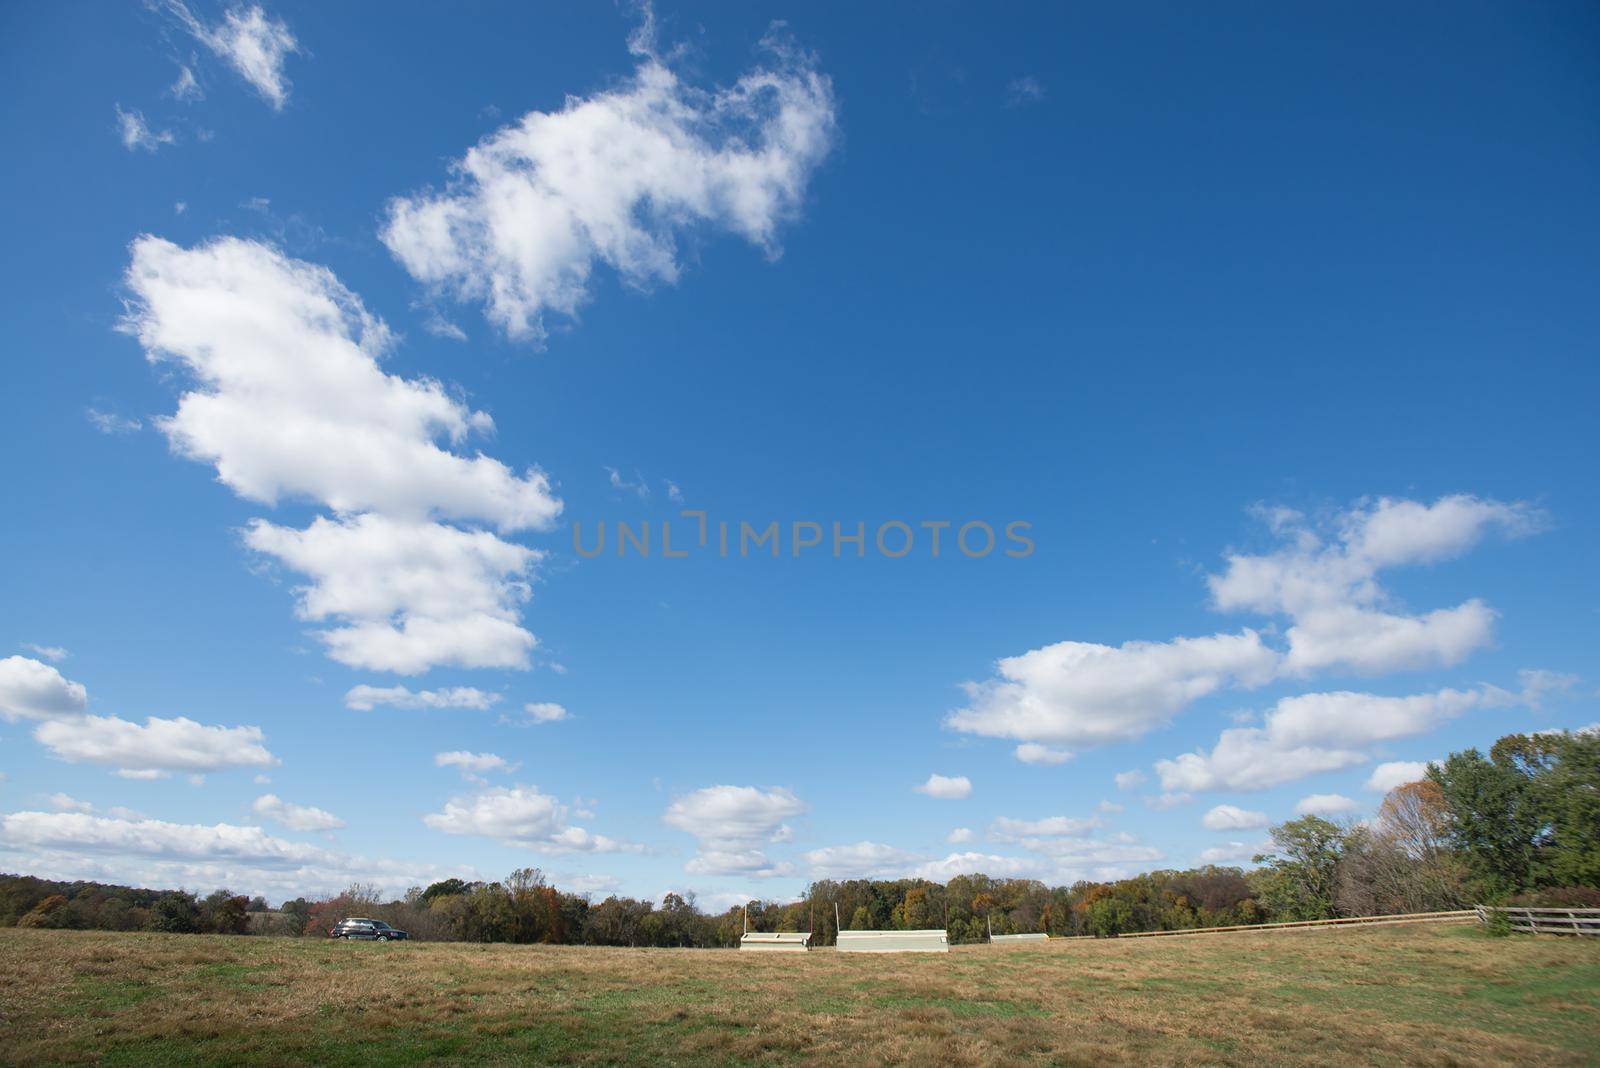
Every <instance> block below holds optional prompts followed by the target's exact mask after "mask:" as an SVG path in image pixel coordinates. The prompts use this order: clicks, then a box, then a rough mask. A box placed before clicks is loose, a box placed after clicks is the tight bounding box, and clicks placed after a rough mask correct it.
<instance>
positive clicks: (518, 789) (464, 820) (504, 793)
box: [422, 786, 635, 853]
mask: <svg viewBox="0 0 1600 1068" xmlns="http://www.w3.org/2000/svg"><path fill="white" fill-rule="evenodd" d="M567 817H568V810H567V806H566V805H563V804H562V803H561V802H559V801H557V800H556V799H555V798H553V797H551V796H550V795H549V794H546V793H541V792H540V790H539V788H538V787H537V786H512V787H506V786H496V787H491V788H489V789H486V790H483V791H480V792H479V793H477V794H474V795H471V796H467V797H452V798H451V799H450V800H449V802H448V803H447V804H446V805H445V806H444V810H443V811H441V812H433V813H429V814H428V815H426V816H424V817H422V822H423V823H425V824H427V825H428V826H429V827H432V828H433V829H434V830H436V831H442V832H444V833H445V834H469V835H481V836H482V837H485V838H493V839H496V840H497V841H500V842H504V843H506V844H507V845H519V846H527V847H530V848H532V849H536V850H539V851H540V852H544V853H616V852H619V851H623V850H632V849H634V848H635V847H633V846H630V845H629V844H627V843H626V842H619V841H617V840H616V839H614V838H607V837H606V836H604V835H598V834H592V833H590V832H589V831H587V830H585V829H584V828H582V827H575V826H572V825H571V824H569V823H568V822H567Z"/></svg>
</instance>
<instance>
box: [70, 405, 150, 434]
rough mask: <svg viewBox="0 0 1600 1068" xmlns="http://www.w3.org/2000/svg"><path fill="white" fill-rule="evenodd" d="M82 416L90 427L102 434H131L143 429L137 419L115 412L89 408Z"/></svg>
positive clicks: (142, 425)
mask: <svg viewBox="0 0 1600 1068" xmlns="http://www.w3.org/2000/svg"><path fill="white" fill-rule="evenodd" d="M84 416H85V418H87V419H88V420H89V423H90V425H91V426H93V427H94V428H95V429H96V430H98V431H100V433H102V434H106V435H108V436H109V435H116V434H132V433H135V432H137V431H140V430H143V429H144V424H143V423H142V422H140V421H139V420H137V419H129V418H127V417H125V416H121V415H117V414H116V413H115V412H102V411H100V410H99V409H98V408H89V409H86V410H85V411H84Z"/></svg>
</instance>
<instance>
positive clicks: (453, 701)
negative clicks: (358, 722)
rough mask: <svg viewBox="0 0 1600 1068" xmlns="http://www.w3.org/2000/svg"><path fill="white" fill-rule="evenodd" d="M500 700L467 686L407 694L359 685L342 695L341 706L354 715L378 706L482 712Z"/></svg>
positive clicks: (391, 688)
mask: <svg viewBox="0 0 1600 1068" xmlns="http://www.w3.org/2000/svg"><path fill="white" fill-rule="evenodd" d="M499 700H500V695H499V694H497V693H486V692H485V691H483V690H478V689H474V688H473V687H471V686H454V687H451V688H450V689H446V690H418V691H415V692H413V691H411V690H408V689H406V688H405V687H404V686H368V685H367V684H365V683H362V684H361V685H359V686H353V687H351V688H350V692H348V693H346V694H345V695H344V706H345V707H346V708H353V709H355V710H356V711H358V712H370V711H372V710H373V709H374V708H376V707H377V706H379V705H389V706H390V707H392V708H403V709H408V710H412V709H420V708H471V709H477V710H480V711H481V710H482V709H485V708H488V707H490V706H491V705H493V704H495V703H496V702H498V701H499Z"/></svg>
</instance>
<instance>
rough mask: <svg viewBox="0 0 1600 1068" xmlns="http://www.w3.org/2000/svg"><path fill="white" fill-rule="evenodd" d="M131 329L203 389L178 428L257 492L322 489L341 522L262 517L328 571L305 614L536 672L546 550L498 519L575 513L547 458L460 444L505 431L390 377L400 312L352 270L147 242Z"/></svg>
mask: <svg viewBox="0 0 1600 1068" xmlns="http://www.w3.org/2000/svg"><path fill="white" fill-rule="evenodd" d="M127 285H128V288H129V289H130V291H131V292H132V293H133V300H132V301H131V303H130V306H129V312H128V315H127V317H126V319H125V322H124V326H125V329H127V330H128V331H130V332H132V333H134V334H136V335H137V336H138V338H139V340H140V342H141V344H142V345H143V346H144V348H145V350H146V352H147V353H148V354H149V356H150V358H151V359H152V360H156V361H162V360H173V361H176V362H178V363H179V364H181V365H182V366H183V367H184V368H185V369H186V370H187V371H189V372H190V373H191V374H192V375H193V377H194V380H195V388H194V389H192V390H191V391H190V392H188V393H186V394H184V395H183V397H182V398H181V399H180V401H179V404H178V410H177V412H176V414H175V415H173V416H171V417H170V418H166V419H162V420H161V421H160V423H159V426H160V428H161V430H162V431H163V432H164V433H165V434H166V435H167V437H168V439H169V440H170V441H171V443H172V446H173V448H174V449H175V450H176V451H177V452H179V453H180V454H182V455H184V456H186V457H189V458H191V459H195V460H199V461H202V462H206V463H210V464H213V465H215V467H216V469H217V474H218V478H219V479H220V480H221V481H222V482H223V483H225V484H226V485H228V486H229V487H230V488H232V489H233V490H234V491H235V492H236V493H238V494H239V495H240V496H242V497H245V498H247V499H250V500H255V501H260V502H262V503H266V504H275V503H276V502H277V501H278V500H280V499H282V498H297V499H308V500H311V501H313V502H316V503H319V504H322V505H325V506H326V507H328V508H330V509H332V510H333V511H334V512H335V513H336V514H337V517H336V518H334V519H329V518H327V517H318V518H317V519H316V520H315V521H314V522H313V523H312V524H311V525H310V526H309V527H307V528H306V529H304V530H292V529H288V528H284V527H279V526H275V525H273V524H271V523H268V522H266V521H265V520H261V519H256V520H254V521H252V522H251V524H250V525H249V526H248V528H247V529H246V531H245V532H244V540H245V543H246V544H247V545H248V546H249V547H250V548H252V549H254V550H256V551H258V552H261V553H263V554H266V555H269V556H273V557H275V558H277V559H278V560H279V561H280V562H282V563H283V564H284V565H286V566H288V567H290V568H291V569H293V570H296V571H299V572H301V573H303V574H306V575H308V576H310V578H311V580H312V584H311V585H310V586H307V587H303V588H302V589H300V591H299V593H300V595H301V597H300V604H299V613H300V615H301V617H302V618H305V619H309V620H316V621H328V620H338V621H342V622H343V623H345V625H344V626H340V627H336V628H334V629H330V630H325V631H322V632H320V634H319V637H320V638H321V639H322V640H323V642H324V643H325V644H326V645H327V646H328V650H329V655H330V656H331V657H333V659H335V660H337V661H339V662H341V663H344V664H347V665H349V666H351V667H360V668H371V669H377V670H387V671H396V672H399V673H402V674H416V673H418V672H421V671H425V670H427V669H429V668H431V667H434V666H437V665H441V664H454V665H457V666H460V667H500V668H526V667H527V666H528V662H529V653H530V651H531V650H532V649H533V647H534V645H535V640H534V637H533V635H532V634H530V633H528V631H526V630H524V629H523V628H522V627H521V626H520V625H519V623H520V619H519V610H520V606H521V604H522V603H523V602H525V601H527V600H528V598H529V596H530V592H531V591H530V586H529V579H528V576H529V572H530V570H531V568H532V567H533V566H534V564H535V563H536V562H537V561H538V559H539V555H540V554H538V553H537V552H535V551H533V550H531V549H527V548H524V547H523V546H520V545H514V544H511V543H509V542H506V541H503V540H501V539H500V538H499V537H497V536H495V535H494V534H492V533H489V532H488V531H484V530H463V529H459V528H457V527H454V526H449V525H446V524H444V523H443V522H439V521H438V520H441V519H454V520H462V521H479V522H484V523H488V524H491V525H493V526H494V527H496V528H497V529H498V530H499V531H501V532H507V531H513V530H519V529H524V528H530V527H532V528H538V527H543V526H547V525H548V524H549V523H550V522H551V521H552V520H553V519H554V517H555V516H556V515H557V514H558V513H559V512H560V509H561V503H560V501H558V500H556V499H555V498H554V497H553V496H551V494H550V491H549V482H548V479H547V478H546V477H545V475H544V474H543V473H542V472H540V471H538V470H537V469H533V468H530V469H528V470H527V471H526V472H524V473H523V474H521V475H518V474H517V473H515V472H513V471H512V470H511V469H510V468H508V467H507V466H506V465H504V464H502V463H500V462H499V461H498V460H494V459H492V458H490V457H488V456H485V455H484V454H483V453H482V452H479V453H477V454H475V455H473V456H470V457H469V456H466V455H462V454H461V453H459V452H457V451H452V450H449V449H446V448H444V447H442V446H441V442H445V443H448V444H450V445H452V446H459V445H461V444H462V443H463V442H464V441H465V440H466V439H467V438H468V437H469V436H471V435H472V434H474V433H488V432H489V431H490V430H492V428H493V423H492V421H491V420H490V419H489V417H488V416H487V415H486V414H484V413H482V412H475V411H472V410H471V409H469V408H468V407H467V406H466V405H465V404H463V403H462V402H461V401H460V400H458V399H456V398H455V397H452V396H451V395H449V394H448V393H447V392H446V391H445V389H444V387H443V386H441V385H440V384H439V383H437V382H434V381H431V380H428V379H403V378H399V377H396V376H393V375H388V374H385V373H384V372H383V371H382V370H380V369H379V366H378V362H377V360H378V357H379V356H381V355H382V353H383V352H384V350H385V349H386V348H387V347H388V345H389V340H390V335H389V331H388V328H387V327H386V326H384V324H383V322H382V321H381V320H379V319H377V318H375V317H373V316H371V315H370V314H368V313H367V311H366V309H365V308H363V307H362V305H361V302H360V300H359V299H358V298H357V297H356V296H355V295H354V294H352V293H350V292H349V291H348V290H346V289H345V288H344V287H343V286H342V285H340V284H339V281H338V279H336V278H335V277H334V276H333V274H332V273H331V272H329V271H327V270H326V269H324V268H321V267H316V266H314V265H312V264H308V263H304V262H300V261H296V260H290V259H288V258H287V257H284V256H283V255H282V254H280V253H278V252H277V251H275V250H273V249H271V248H268V247H267V246H264V245H261V244H258V243H255V242H249V241H241V240H238V239H234V238H223V239H219V240H216V241H213V242H212V243H210V244H208V245H203V246H199V247H197V248H194V249H182V248H179V247H178V246H176V245H173V244H171V243H170V242H167V241H162V240H160V239H158V238H153V237H142V238H140V239H139V240H137V241H135V242H134V245H133V260H132V264H131V266H130V267H129V269H128V274H127Z"/></svg>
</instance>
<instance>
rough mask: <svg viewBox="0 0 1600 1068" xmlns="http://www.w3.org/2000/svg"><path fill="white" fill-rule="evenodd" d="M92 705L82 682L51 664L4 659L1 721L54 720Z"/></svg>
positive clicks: (0, 663)
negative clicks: (63, 674) (71, 678)
mask: <svg viewBox="0 0 1600 1068" xmlns="http://www.w3.org/2000/svg"><path fill="white" fill-rule="evenodd" d="M88 704H89V691H88V690H86V689H84V687H83V684H82V683H78V682H72V681H70V680H68V679H65V678H63V677H62V675H61V672H59V671H57V670H56V669H55V668H53V667H51V666H50V665H49V664H42V663H40V662H39V661H37V660H33V659H30V658H29V657H25V656H8V657H6V658H5V659H4V660H0V719H4V720H5V721H6V722H7V723H15V722H17V721H18V720H20V719H52V718H55V717H57V716H74V715H78V714H79V713H81V712H82V711H83V710H84V709H85V708H86V707H88Z"/></svg>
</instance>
